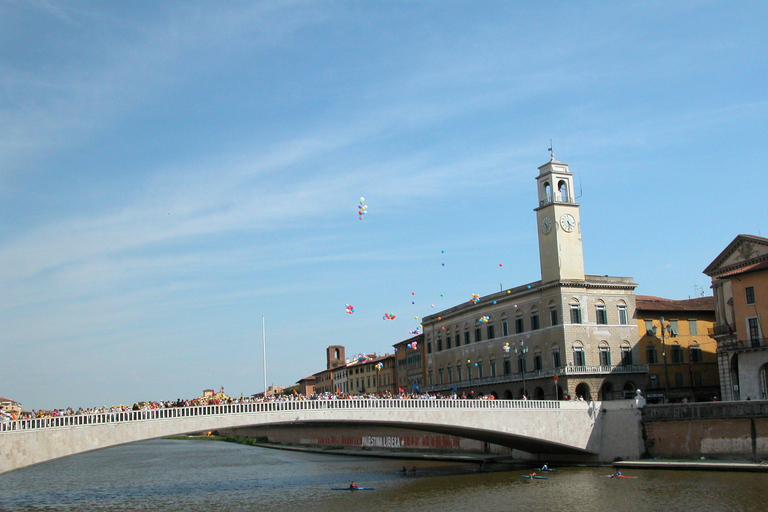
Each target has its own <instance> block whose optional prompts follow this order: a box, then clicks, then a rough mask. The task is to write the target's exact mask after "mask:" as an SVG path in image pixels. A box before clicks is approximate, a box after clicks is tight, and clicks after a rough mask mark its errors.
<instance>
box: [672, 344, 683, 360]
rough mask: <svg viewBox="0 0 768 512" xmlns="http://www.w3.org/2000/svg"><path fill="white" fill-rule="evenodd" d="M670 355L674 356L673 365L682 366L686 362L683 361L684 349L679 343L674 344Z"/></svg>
mask: <svg viewBox="0 0 768 512" xmlns="http://www.w3.org/2000/svg"><path fill="white" fill-rule="evenodd" d="M670 353H671V355H672V364H682V363H684V362H685V361H683V349H682V348H681V347H680V344H679V343H673V344H672V350H670Z"/></svg>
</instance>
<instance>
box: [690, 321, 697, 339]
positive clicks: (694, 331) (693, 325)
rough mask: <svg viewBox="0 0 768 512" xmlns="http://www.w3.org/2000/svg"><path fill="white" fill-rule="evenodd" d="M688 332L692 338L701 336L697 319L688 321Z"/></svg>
mask: <svg viewBox="0 0 768 512" xmlns="http://www.w3.org/2000/svg"><path fill="white" fill-rule="evenodd" d="M688 331H689V334H690V335H691V336H697V335H698V334H699V329H698V328H697V325H696V320H695V319H691V320H688Z"/></svg>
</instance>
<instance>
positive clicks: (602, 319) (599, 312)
mask: <svg viewBox="0 0 768 512" xmlns="http://www.w3.org/2000/svg"><path fill="white" fill-rule="evenodd" d="M595 323H596V324H598V325H608V312H607V311H606V310H605V302H603V301H602V300H598V301H597V303H596V304H595Z"/></svg>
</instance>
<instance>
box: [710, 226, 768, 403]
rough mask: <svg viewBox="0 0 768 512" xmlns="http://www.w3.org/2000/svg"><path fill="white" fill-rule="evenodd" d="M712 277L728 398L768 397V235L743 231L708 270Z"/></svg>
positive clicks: (723, 383)
mask: <svg viewBox="0 0 768 512" xmlns="http://www.w3.org/2000/svg"><path fill="white" fill-rule="evenodd" d="M704 274H706V275H708V276H709V277H710V278H711V279H712V291H713V293H714V297H715V325H714V328H713V329H712V337H713V338H714V339H715V340H717V356H718V365H719V369H720V393H721V395H722V399H723V400H754V399H761V400H764V399H766V398H768V396H766V395H767V393H768V339H767V338H766V335H765V333H766V330H765V329H766V328H764V327H763V324H762V319H763V318H768V238H763V237H759V236H753V235H739V236H737V237H736V238H734V239H733V241H732V242H731V243H730V244H728V246H727V247H726V248H725V249H724V250H723V252H721V253H720V254H719V255H718V256H717V258H715V260H714V261H713V262H712V263H710V264H709V266H708V267H707V268H706V269H705V270H704Z"/></svg>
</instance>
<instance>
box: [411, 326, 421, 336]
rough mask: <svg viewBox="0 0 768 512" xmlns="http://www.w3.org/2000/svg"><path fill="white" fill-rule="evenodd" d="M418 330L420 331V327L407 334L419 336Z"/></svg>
mask: <svg viewBox="0 0 768 512" xmlns="http://www.w3.org/2000/svg"><path fill="white" fill-rule="evenodd" d="M419 329H421V326H418V327H417V328H415V329H414V330H412V331H410V332H409V333H408V334H419Z"/></svg>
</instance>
